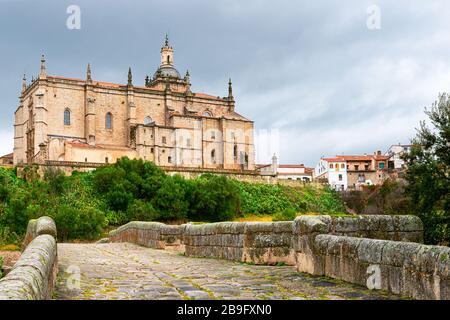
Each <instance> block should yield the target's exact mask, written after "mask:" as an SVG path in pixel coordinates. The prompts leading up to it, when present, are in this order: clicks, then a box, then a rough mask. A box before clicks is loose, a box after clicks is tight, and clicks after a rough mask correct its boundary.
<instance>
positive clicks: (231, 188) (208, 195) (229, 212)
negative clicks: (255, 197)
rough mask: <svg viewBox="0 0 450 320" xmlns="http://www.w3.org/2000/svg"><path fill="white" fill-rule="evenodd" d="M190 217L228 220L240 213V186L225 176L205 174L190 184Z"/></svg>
mask: <svg viewBox="0 0 450 320" xmlns="http://www.w3.org/2000/svg"><path fill="white" fill-rule="evenodd" d="M189 191H190V192H189V200H190V206H189V218H190V219H191V220H196V221H212V222H214V221H227V220H233V219H234V218H236V216H237V215H238V214H239V211H240V205H241V197H240V194H239V188H238V187H237V186H236V184H235V183H233V182H232V181H231V180H230V179H227V178H226V177H224V176H214V175H203V176H202V177H201V178H199V179H197V180H195V181H193V182H192V183H191V184H190V190H189Z"/></svg>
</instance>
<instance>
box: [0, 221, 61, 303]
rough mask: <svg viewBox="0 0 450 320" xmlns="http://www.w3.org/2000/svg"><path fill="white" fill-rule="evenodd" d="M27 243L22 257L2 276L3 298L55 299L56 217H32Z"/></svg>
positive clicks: (1, 295)
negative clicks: (54, 220)
mask: <svg viewBox="0 0 450 320" xmlns="http://www.w3.org/2000/svg"><path fill="white" fill-rule="evenodd" d="M23 247H24V249H23V253H22V255H21V257H20V259H19V260H18V261H17V263H16V264H15V265H14V267H13V268H12V269H11V271H10V272H9V273H8V274H7V275H6V277H4V278H2V279H1V280H0V300H43V299H51V297H52V293H53V288H54V285H55V281H56V274H57V265H58V259H57V247H56V226H55V223H54V222H53V220H52V219H50V218H48V217H42V218H39V219H38V220H31V221H30V223H29V224H28V228H27V234H26V236H25V240H24V244H23Z"/></svg>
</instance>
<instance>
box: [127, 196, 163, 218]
mask: <svg viewBox="0 0 450 320" xmlns="http://www.w3.org/2000/svg"><path fill="white" fill-rule="evenodd" d="M159 217H160V215H159V213H158V212H157V211H156V210H155V209H154V208H153V206H152V204H151V203H149V202H145V201H143V200H135V201H134V202H133V204H132V205H131V206H130V207H129V208H128V212H127V214H126V218H127V220H128V221H154V220H157V219H158V218H159Z"/></svg>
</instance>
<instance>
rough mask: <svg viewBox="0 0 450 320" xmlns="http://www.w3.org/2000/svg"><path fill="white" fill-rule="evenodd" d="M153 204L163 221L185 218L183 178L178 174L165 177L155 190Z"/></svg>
mask: <svg viewBox="0 0 450 320" xmlns="http://www.w3.org/2000/svg"><path fill="white" fill-rule="evenodd" d="M153 205H154V207H155V208H156V209H157V210H158V212H159V215H160V216H159V218H160V219H161V220H163V221H168V220H185V219H186V217H187V212H188V202H187V201H186V198H185V184H184V180H183V179H182V178H181V177H179V176H175V177H167V178H165V179H164V181H163V183H162V185H161V188H159V189H158V191H156V195H155V197H154V198H153Z"/></svg>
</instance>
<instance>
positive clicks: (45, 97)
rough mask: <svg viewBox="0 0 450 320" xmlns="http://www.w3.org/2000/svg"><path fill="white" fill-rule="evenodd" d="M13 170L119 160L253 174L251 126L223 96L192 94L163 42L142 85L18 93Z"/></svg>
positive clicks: (47, 82) (63, 85)
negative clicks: (150, 74) (157, 59)
mask: <svg viewBox="0 0 450 320" xmlns="http://www.w3.org/2000/svg"><path fill="white" fill-rule="evenodd" d="M14 129H15V131H14V163H15V164H19V165H20V164H33V163H38V164H39V163H41V164H45V163H55V162H64V163H68V164H70V163H92V164H99V163H112V162H115V161H116V160H117V159H118V158H120V157H122V156H128V157H129V158H141V159H144V160H147V161H153V162H154V163H155V164H156V165H159V166H168V167H180V168H205V169H226V170H239V171H242V170H254V168H255V166H254V143H253V122H252V121H250V120H248V119H246V118H245V117H243V116H241V115H240V114H238V113H237V112H236V111H235V100H234V98H233V92H232V84H231V80H230V81H229V84H228V96H226V97H216V96H211V95H208V94H204V93H194V92H192V91H191V83H190V76H189V72H186V75H185V76H184V77H182V76H180V73H179V72H178V71H177V70H176V69H175V67H174V56H173V48H172V47H171V46H170V44H169V41H168V39H167V37H166V41H165V44H164V46H163V47H162V48H161V65H160V67H159V68H158V69H157V70H156V72H155V73H154V75H153V77H148V76H147V78H146V79H145V85H143V86H135V85H134V83H133V78H132V72H131V69H130V70H129V71H128V83H127V84H115V83H107V82H100V81H95V80H93V79H92V76H91V67H90V65H88V68H87V73H86V79H84V80H83V79H72V78H66V77H59V76H51V75H48V74H47V70H46V66H45V59H44V57H42V59H41V70H40V74H39V77H38V78H37V79H33V80H32V82H31V84H27V82H26V80H25V77H24V81H23V85H22V94H21V97H20V105H19V107H18V108H17V111H16V112H15V123H14Z"/></svg>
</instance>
